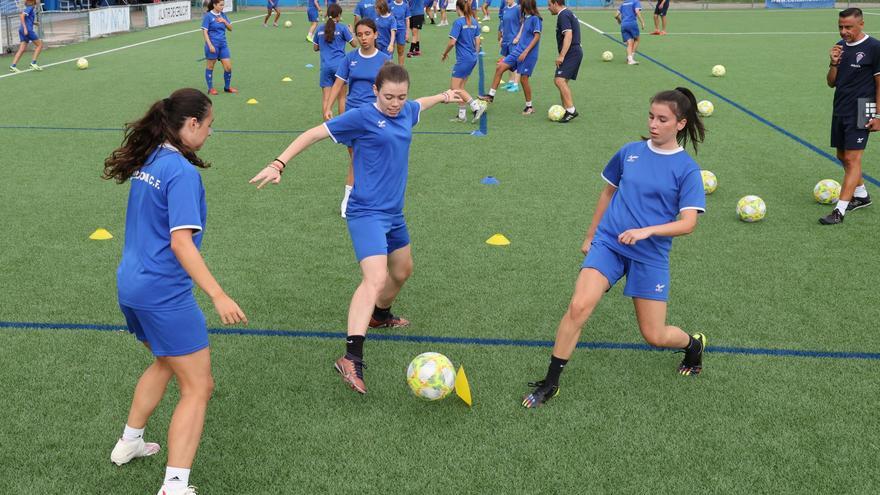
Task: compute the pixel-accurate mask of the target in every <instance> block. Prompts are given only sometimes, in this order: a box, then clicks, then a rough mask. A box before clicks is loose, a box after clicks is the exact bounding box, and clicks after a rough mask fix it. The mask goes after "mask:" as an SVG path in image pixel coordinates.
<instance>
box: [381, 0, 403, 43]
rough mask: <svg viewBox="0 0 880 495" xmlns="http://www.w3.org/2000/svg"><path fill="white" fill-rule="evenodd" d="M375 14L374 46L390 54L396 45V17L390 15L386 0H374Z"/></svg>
mask: <svg viewBox="0 0 880 495" xmlns="http://www.w3.org/2000/svg"><path fill="white" fill-rule="evenodd" d="M376 14H377V15H376V33H377V36H376V48H378V49H379V51H381V52H383V53H388V55H389V56H391V55H393V54H394V47H395V46H397V45H396V44H395V42H394V41H395V40H396V39H397V36H398V34H397V19H395V18H394V16H393V15H391V10H389V8H388V1H387V0H376ZM401 36H402V35H401Z"/></svg>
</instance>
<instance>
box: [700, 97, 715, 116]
mask: <svg viewBox="0 0 880 495" xmlns="http://www.w3.org/2000/svg"><path fill="white" fill-rule="evenodd" d="M697 112H699V114H700V117H711V116H712V114H713V113H715V105H713V104H712V102H711V101H709V100H702V101H700V102H699V103H697Z"/></svg>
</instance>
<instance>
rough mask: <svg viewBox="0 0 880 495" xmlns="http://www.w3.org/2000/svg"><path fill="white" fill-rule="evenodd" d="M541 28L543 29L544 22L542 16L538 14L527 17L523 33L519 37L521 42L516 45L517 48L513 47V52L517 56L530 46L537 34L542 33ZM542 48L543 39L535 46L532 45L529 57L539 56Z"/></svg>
mask: <svg viewBox="0 0 880 495" xmlns="http://www.w3.org/2000/svg"><path fill="white" fill-rule="evenodd" d="M541 29H543V23H542V22H541V18H540V17H538V16H536V15H530V16H528V17H526V18H525V20H524V21H523V28H522V35H520V37H519V43H518V44H517V45H516V48H514V49H513V52H512V54H513V55H516V56H517V57H518V56H520V55H521V54H522V52H524V51H525V50H526V48H528V47H529V43H531V42H532V39H534V37H535V35H536V34H541ZM540 48H541V41H540V39H539V41H538V42H537V43H535V46H534V47H532V50H531V51H530V52H529V55H528V57H527V58H533V57H535V58H536V57H537V56H538V51H539V49H540Z"/></svg>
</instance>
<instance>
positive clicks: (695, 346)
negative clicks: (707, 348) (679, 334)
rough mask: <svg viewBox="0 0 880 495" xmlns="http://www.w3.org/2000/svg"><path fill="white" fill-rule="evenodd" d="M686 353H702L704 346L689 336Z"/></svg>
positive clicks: (685, 348)
mask: <svg viewBox="0 0 880 495" xmlns="http://www.w3.org/2000/svg"><path fill="white" fill-rule="evenodd" d="M684 350H685V352H700V351H702V350H703V344H702V343H701V342H700V341H699V340H697V339H695V338H693V336H691V335H688V345H686V346H685V347H684Z"/></svg>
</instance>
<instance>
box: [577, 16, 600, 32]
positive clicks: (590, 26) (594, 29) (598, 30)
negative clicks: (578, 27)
mask: <svg viewBox="0 0 880 495" xmlns="http://www.w3.org/2000/svg"><path fill="white" fill-rule="evenodd" d="M578 22H579V23H581V24H583V25H584V26H587V27H588V28H590V29H592V30H593V31H596V32H597V33H599V34H605V33H603V32H602V30H600V29H599V28H597V27H596V26H594V25H592V24H588V23H586V22H584V21H582V20H580V19H578Z"/></svg>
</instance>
